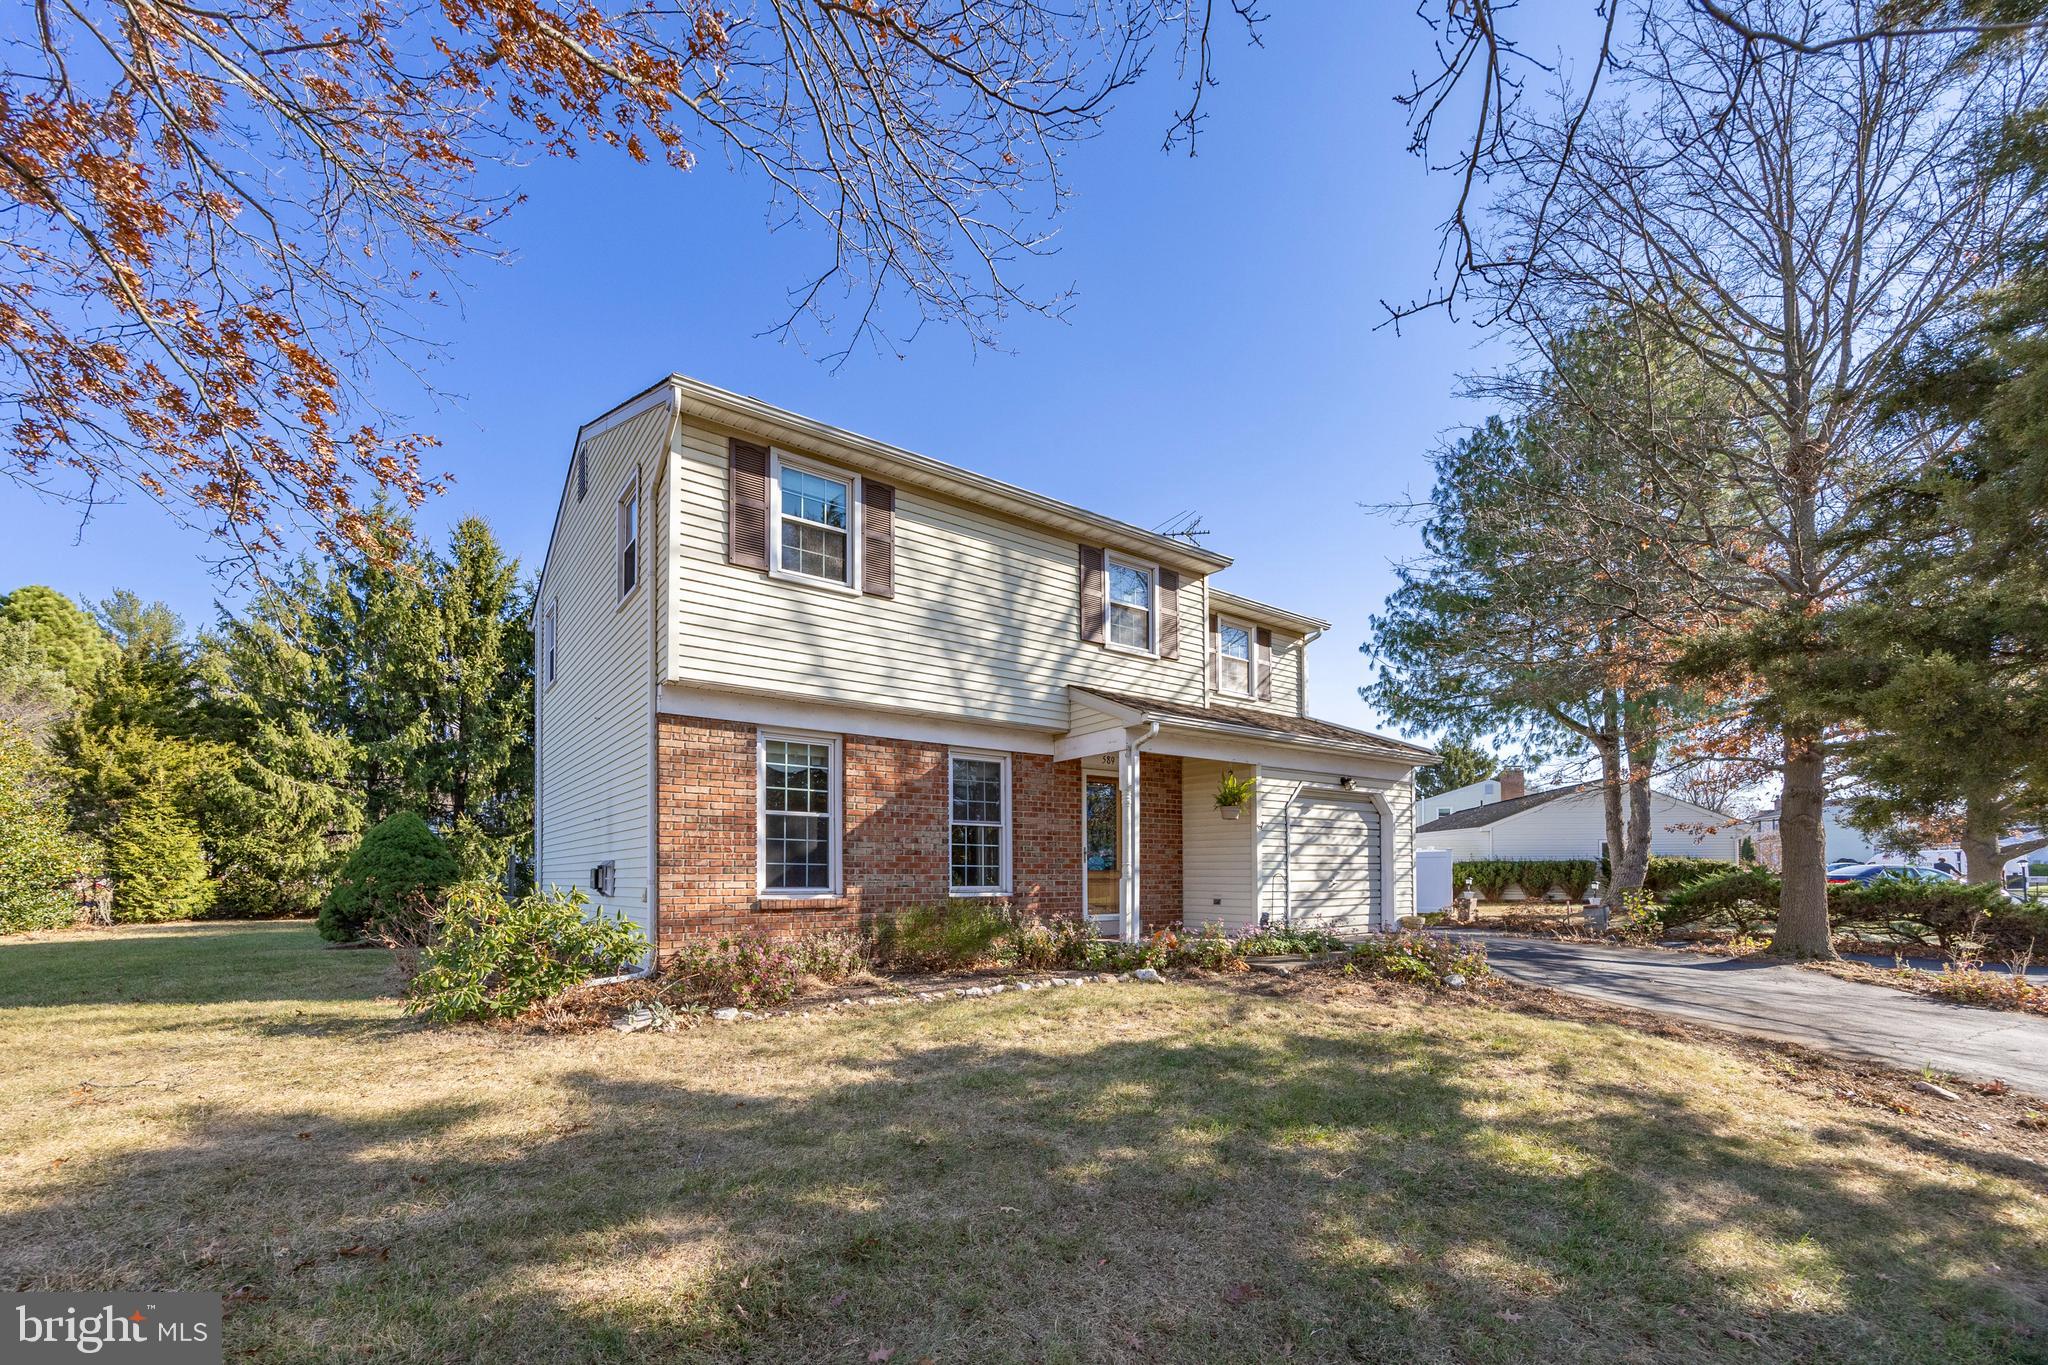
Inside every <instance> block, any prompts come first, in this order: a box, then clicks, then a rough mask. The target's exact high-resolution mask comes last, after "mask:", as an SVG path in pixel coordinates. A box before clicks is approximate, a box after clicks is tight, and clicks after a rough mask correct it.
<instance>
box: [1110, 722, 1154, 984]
mask: <svg viewBox="0 0 2048 1365" xmlns="http://www.w3.org/2000/svg"><path fill="white" fill-rule="evenodd" d="M1158 733H1159V722H1158V721H1156V720H1153V721H1147V722H1145V733H1144V734H1142V735H1140V736H1139V737H1138V738H1136V739H1132V738H1131V737H1130V732H1129V731H1125V732H1124V747H1123V750H1122V752H1121V753H1119V754H1118V755H1117V758H1118V768H1119V771H1118V773H1117V778H1118V781H1117V786H1118V788H1119V789H1120V790H1121V791H1122V793H1123V803H1122V804H1123V811H1122V812H1121V814H1122V816H1123V844H1124V866H1123V875H1122V877H1121V878H1120V879H1119V885H1118V887H1117V899H1118V900H1119V901H1120V902H1121V907H1120V908H1121V911H1122V919H1123V924H1122V926H1121V928H1122V929H1123V939H1124V942H1126V943H1136V942H1137V941H1138V940H1139V939H1140V938H1141V937H1143V935H1142V933H1141V932H1140V931H1141V929H1142V928H1143V927H1144V922H1145V921H1144V916H1143V915H1142V914H1141V913H1140V911H1139V908H1138V893H1139V877H1138V874H1139V870H1140V869H1139V861H1140V860H1139V851H1138V771H1139V768H1140V766H1141V765H1140V763H1139V760H1138V751H1139V750H1140V749H1143V748H1144V747H1145V746H1146V745H1147V744H1150V743H1151V742H1152V740H1153V738H1154V737H1155V736H1156V735H1158Z"/></svg>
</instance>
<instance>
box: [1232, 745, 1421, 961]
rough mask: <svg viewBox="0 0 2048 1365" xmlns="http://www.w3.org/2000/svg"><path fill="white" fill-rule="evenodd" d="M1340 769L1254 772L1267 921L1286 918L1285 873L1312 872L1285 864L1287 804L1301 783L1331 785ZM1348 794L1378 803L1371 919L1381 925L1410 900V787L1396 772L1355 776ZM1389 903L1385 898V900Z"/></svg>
mask: <svg viewBox="0 0 2048 1365" xmlns="http://www.w3.org/2000/svg"><path fill="white" fill-rule="evenodd" d="M1339 777H1340V774H1338V773H1325V772H1311V771H1289V770H1286V769H1278V768H1262V769H1261V770H1260V774H1259V785H1258V789H1257V790H1258V808H1259V912H1260V914H1261V915H1262V916H1263V917H1264V918H1265V920H1266V922H1267V923H1270V924H1284V923H1285V922H1286V920H1287V912H1288V901H1289V898H1290V895H1291V885H1290V878H1294V879H1298V878H1300V877H1302V876H1306V875H1312V872H1311V870H1310V869H1306V868H1302V867H1293V868H1291V867H1290V866H1289V862H1288V841H1289V823H1290V806H1291V804H1292V803H1293V802H1294V800H1295V798H1296V797H1297V796H1298V795H1300V794H1301V792H1302V791H1303V789H1304V788H1310V789H1315V790H1327V789H1330V788H1335V787H1336V786H1337V783H1338V779H1339ZM1354 777H1355V786H1354V789H1353V791H1352V792H1351V793H1350V794H1349V795H1351V796H1353V797H1354V798H1357V799H1365V798H1373V799H1376V800H1377V801H1378V802H1379V803H1380V807H1381V809H1380V821H1379V824H1380V830H1381V836H1380V837H1381V843H1382V844H1383V845H1384V851H1383V852H1382V854H1381V861H1380V865H1379V867H1378V868H1377V869H1376V877H1377V879H1378V885H1379V886H1380V888H1381V889H1382V893H1383V904H1382V906H1381V907H1380V909H1379V915H1380V919H1379V920H1378V921H1376V922H1377V923H1378V925H1379V927H1381V928H1384V927H1386V926H1387V924H1388V923H1389V922H1391V920H1392V919H1394V918H1398V917H1399V916H1401V915H1406V914H1409V913H1411V912H1412V910H1413V908H1414V905H1415V810H1414V804H1413V800H1412V796H1413V790H1414V789H1413V787H1412V786H1411V785H1410V783H1409V781H1408V779H1407V777H1406V775H1405V774H1404V775H1403V776H1401V777H1398V778H1395V777H1364V776H1356V775H1354ZM1388 902H1390V903H1388Z"/></svg>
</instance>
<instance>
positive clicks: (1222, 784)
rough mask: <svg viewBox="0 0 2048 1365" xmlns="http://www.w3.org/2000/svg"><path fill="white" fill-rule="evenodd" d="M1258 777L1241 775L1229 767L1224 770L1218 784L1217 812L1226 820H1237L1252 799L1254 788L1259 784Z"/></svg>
mask: <svg viewBox="0 0 2048 1365" xmlns="http://www.w3.org/2000/svg"><path fill="white" fill-rule="evenodd" d="M1258 782H1259V779H1258V778H1256V777H1239V776H1238V775H1237V774H1236V772H1234V771H1232V770H1231V769H1229V768H1225V769H1224V770H1223V777H1222V780H1221V781H1219V782H1218V783H1217V784H1216V813H1217V814H1218V815H1220V816H1222V817H1223V818H1224V819H1226V820H1235V819H1238V818H1239V817H1240V816H1242V815H1243V814H1244V808H1245V806H1246V805H1247V804H1248V803H1249V802H1250V801H1251V797H1252V788H1253V787H1255V786H1257V785H1258Z"/></svg>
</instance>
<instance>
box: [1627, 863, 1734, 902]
mask: <svg viewBox="0 0 2048 1365" xmlns="http://www.w3.org/2000/svg"><path fill="white" fill-rule="evenodd" d="M1735 866H1736V864H1734V863H1731V862H1727V861H1725V860H1723V859H1720V858H1691V857H1679V856H1677V855H1665V856H1659V857H1653V858H1651V859H1650V862H1649V865H1648V866H1647V867H1645V868H1644V869H1643V886H1644V887H1645V888H1647V889H1648V890H1650V891H1652V892H1654V893H1655V894H1656V895H1657V896H1658V897H1659V898H1662V897H1665V896H1669V895H1670V894H1671V893H1672V892H1674V891H1676V890H1678V889H1679V888H1680V887H1682V886H1690V885H1691V884H1692V883H1694V882H1696V881H1699V880H1700V879H1701V878H1703V877H1715V876H1719V875H1720V874H1721V873H1723V872H1726V871H1728V870H1730V869H1731V868H1733V867H1735Z"/></svg>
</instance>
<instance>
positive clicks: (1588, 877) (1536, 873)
mask: <svg viewBox="0 0 2048 1365" xmlns="http://www.w3.org/2000/svg"><path fill="white" fill-rule="evenodd" d="M1599 875H1600V864H1599V863H1597V862H1596V861H1594V860H1593V859H1591V858H1478V859H1474V860H1472V861H1470V862H1461V863H1452V864H1451V890H1452V891H1453V892H1454V893H1456V894H1458V895H1463V894H1464V891H1465V883H1466V882H1467V881H1470V882H1471V883H1472V889H1473V890H1475V891H1477V892H1478V893H1479V898H1480V899H1481V900H1489V901H1497V900H1499V899H1500V898H1501V896H1502V895H1503V894H1504V893H1505V892H1506V891H1507V889H1508V888H1509V887H1510V886H1519V887H1521V888H1522V890H1524V891H1526V892H1527V893H1528V894H1529V897H1530V899H1532V900H1540V899H1541V898H1542V897H1543V896H1544V895H1545V894H1546V893H1548V892H1549V890H1550V889H1551V888H1552V887H1557V888H1559V889H1560V890H1562V891H1563V892H1564V893H1565V895H1566V896H1567V897H1569V898H1571V899H1572V900H1577V899H1578V898H1579V897H1581V896H1583V895H1585V894H1586V888H1587V887H1589V886H1591V885H1592V884H1593V880H1594V879H1595V878H1596V877H1598V876H1599Z"/></svg>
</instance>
